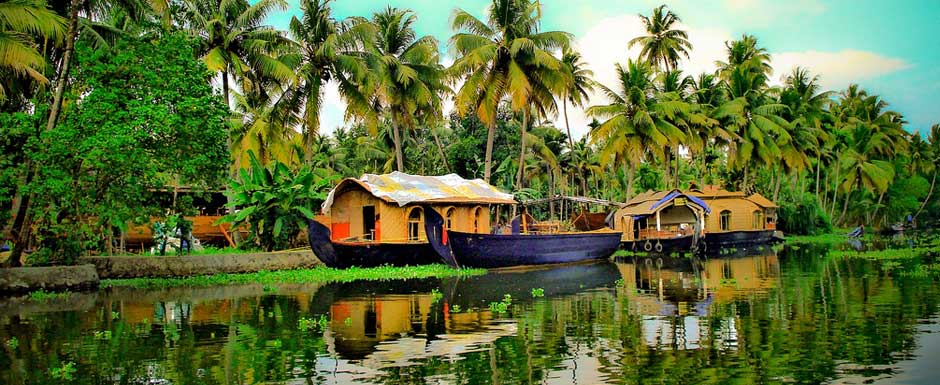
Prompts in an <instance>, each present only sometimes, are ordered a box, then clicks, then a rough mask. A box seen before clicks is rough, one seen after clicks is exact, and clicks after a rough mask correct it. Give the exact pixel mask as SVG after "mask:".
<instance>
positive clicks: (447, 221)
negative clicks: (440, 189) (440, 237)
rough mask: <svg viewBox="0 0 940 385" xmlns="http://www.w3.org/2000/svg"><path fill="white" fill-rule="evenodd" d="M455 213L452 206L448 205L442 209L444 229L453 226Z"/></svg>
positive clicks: (449, 228)
mask: <svg viewBox="0 0 940 385" xmlns="http://www.w3.org/2000/svg"><path fill="white" fill-rule="evenodd" d="M456 214H457V209H455V208H453V207H448V208H447V209H445V210H444V230H448V231H449V230H451V229H453V228H454V216H455V215H456Z"/></svg>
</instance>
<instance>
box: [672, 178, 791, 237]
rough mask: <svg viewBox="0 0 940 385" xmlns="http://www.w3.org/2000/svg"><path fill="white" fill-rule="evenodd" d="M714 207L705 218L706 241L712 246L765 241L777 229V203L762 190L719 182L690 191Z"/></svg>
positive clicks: (692, 194)
mask: <svg viewBox="0 0 940 385" xmlns="http://www.w3.org/2000/svg"><path fill="white" fill-rule="evenodd" d="M689 194H690V195H691V196H694V197H697V198H699V199H701V200H702V201H704V202H705V203H706V204H708V206H709V207H711V210H712V213H711V214H710V215H708V216H706V218H705V234H706V236H705V242H706V244H707V245H708V246H709V247H710V248H711V247H716V246H718V247H720V246H728V245H735V244H749V243H764V242H769V241H770V240H771V239H772V238H773V234H774V231H776V229H777V215H776V214H777V213H776V210H777V205H776V204H774V203H773V202H771V201H770V200H769V199H767V198H765V197H764V196H763V195H760V194H757V193H755V194H752V195H747V194H745V193H743V192H732V191H727V190H723V189H721V188H718V187H717V186H705V187H704V188H702V189H693V190H691V191H690V192H689Z"/></svg>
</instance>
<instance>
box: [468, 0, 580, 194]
mask: <svg viewBox="0 0 940 385" xmlns="http://www.w3.org/2000/svg"><path fill="white" fill-rule="evenodd" d="M540 19H541V6H540V4H539V2H538V1H533V0H493V2H492V3H491V4H490V7H489V13H488V17H487V22H486V23H484V22H483V21H480V20H479V19H477V18H476V17H474V16H473V15H471V14H470V13H468V12H466V11H464V10H461V9H457V10H455V11H454V15H453V17H452V19H451V27H452V28H453V29H454V30H455V31H459V32H457V33H455V34H454V36H452V37H451V39H450V46H451V47H453V49H454V50H455V51H456V52H457V54H458V58H457V60H456V61H454V64H453V66H451V69H450V70H451V74H452V76H454V78H460V79H463V80H464V83H463V85H462V86H461V87H460V89H459V90H458V91H457V94H456V97H455V105H456V108H457V111H458V112H459V113H460V114H461V115H463V114H466V113H468V112H470V111H473V112H474V113H476V115H477V117H479V118H480V121H482V122H483V123H484V124H485V125H486V126H487V128H488V132H487V140H486V156H485V165H484V172H483V179H484V180H487V181H489V179H490V170H491V168H492V163H493V140H494V137H495V130H496V114H497V110H498V105H499V102H500V101H501V100H502V99H503V98H506V97H508V98H509V99H510V100H511V107H512V109H513V110H514V111H521V112H522V115H523V124H522V130H523V131H524V130H525V126H526V124H527V120H528V116H529V114H530V108H531V107H532V103H533V102H537V103H536V104H538V106H537V109H538V110H539V111H543V112H547V111H551V110H553V106H554V102H553V101H549V100H550V99H552V100H553V98H552V94H563V92H559V91H560V88H562V87H563V85H564V84H566V82H564V81H563V80H564V78H565V75H564V73H563V63H562V62H561V60H558V58H556V57H555V56H553V55H552V54H551V51H553V50H556V49H563V48H565V47H567V46H568V44H569V41H570V39H571V35H570V34H568V33H565V32H558V31H540V30H539V21H540ZM546 94H547V95H546ZM522 140H523V141H524V140H525V135H522ZM522 148H523V151H524V148H525V146H524V145H523V146H522Z"/></svg>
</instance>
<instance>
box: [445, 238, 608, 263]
mask: <svg viewBox="0 0 940 385" xmlns="http://www.w3.org/2000/svg"><path fill="white" fill-rule="evenodd" d="M447 238H448V241H449V246H450V250H452V251H453V256H454V258H455V259H456V261H457V263H458V264H459V265H460V266H464V267H480V268H487V269H492V268H500V267H510V266H526V265H544V264H553V263H572V262H581V261H588V260H592V259H601V258H607V257H610V256H611V254H613V253H614V251H616V250H617V247H619V246H620V233H618V232H598V233H577V234H547V235H492V234H472V233H461V232H457V231H450V232H448V233H447Z"/></svg>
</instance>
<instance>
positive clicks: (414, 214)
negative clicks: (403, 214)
mask: <svg viewBox="0 0 940 385" xmlns="http://www.w3.org/2000/svg"><path fill="white" fill-rule="evenodd" d="M423 222H424V211H422V210H421V208H420V207H415V208H412V209H411V211H410V212H408V240H409V241H417V240H419V238H420V235H421V231H420V230H421V226H423V225H424V223H423Z"/></svg>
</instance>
